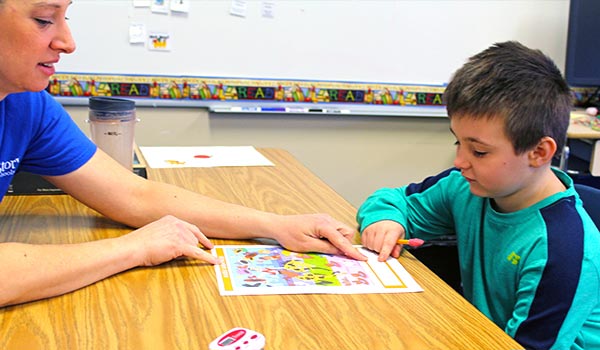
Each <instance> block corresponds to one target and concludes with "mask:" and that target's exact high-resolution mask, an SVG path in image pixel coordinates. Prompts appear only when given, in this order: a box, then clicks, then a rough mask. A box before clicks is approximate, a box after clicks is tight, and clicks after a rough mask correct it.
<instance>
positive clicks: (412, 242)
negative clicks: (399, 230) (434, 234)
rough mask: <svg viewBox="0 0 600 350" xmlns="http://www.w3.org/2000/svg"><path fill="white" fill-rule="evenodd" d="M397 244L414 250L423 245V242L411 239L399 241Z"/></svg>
mask: <svg viewBox="0 0 600 350" xmlns="http://www.w3.org/2000/svg"><path fill="white" fill-rule="evenodd" d="M397 243H398V244H403V245H408V246H410V247H415V248H416V247H420V246H422V245H423V243H425V241H424V240H422V239H420V238H411V239H399V240H398V242H397Z"/></svg>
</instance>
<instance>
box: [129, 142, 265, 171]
mask: <svg viewBox="0 0 600 350" xmlns="http://www.w3.org/2000/svg"><path fill="white" fill-rule="evenodd" d="M140 150H141V151H142V154H143V155H144V159H145V160H146V163H147V164H148V166H150V167H151V168H210V167H219V166H274V164H273V163H272V162H271V161H270V160H268V159H267V158H266V157H265V156H263V155H262V154H261V153H260V152H258V151H257V150H256V148H254V147H252V146H206V147H140Z"/></svg>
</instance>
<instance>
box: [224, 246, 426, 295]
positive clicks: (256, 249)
mask: <svg viewBox="0 0 600 350" xmlns="http://www.w3.org/2000/svg"><path fill="white" fill-rule="evenodd" d="M361 249H362V248H361ZM361 252H362V253H363V254H365V255H367V256H368V257H369V260H368V261H366V262H362V261H357V260H353V259H349V258H346V257H344V256H337V255H328V254H318V253H296V252H291V251H289V250H286V249H283V248H282V247H280V246H270V245H243V246H217V247H215V248H214V249H213V254H216V255H217V256H219V257H222V258H223V259H224V263H223V264H221V265H217V266H215V270H216V273H217V280H218V282H219V289H220V292H221V295H260V294H308V293H340V294H341V293H343V294H352V293H356V294H359V293H399V292H416V291H422V289H421V288H420V287H419V286H418V284H417V283H416V282H415V281H414V279H413V278H412V277H411V276H410V275H409V274H408V272H406V270H405V269H404V268H403V267H402V265H400V263H399V262H398V260H396V259H388V261H385V262H378V261H377V255H375V254H374V253H372V252H370V251H368V250H365V249H362V251H361Z"/></svg>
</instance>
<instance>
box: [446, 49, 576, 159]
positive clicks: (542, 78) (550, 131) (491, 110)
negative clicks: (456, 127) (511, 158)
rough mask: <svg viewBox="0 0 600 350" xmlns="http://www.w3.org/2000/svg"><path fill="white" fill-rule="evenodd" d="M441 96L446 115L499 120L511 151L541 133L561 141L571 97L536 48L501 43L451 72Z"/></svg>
mask: <svg viewBox="0 0 600 350" xmlns="http://www.w3.org/2000/svg"><path fill="white" fill-rule="evenodd" d="M444 99H445V102H446V107H447V110H448V116H449V118H450V119H452V118H462V117H468V118H496V117H500V118H504V120H505V130H504V131H505V133H506V135H507V136H508V138H509V139H510V140H511V141H512V144H513V147H514V149H515V154H523V153H524V152H526V151H527V150H530V149H531V148H533V147H534V146H536V145H537V144H538V142H539V141H540V139H541V138H542V137H544V136H549V137H551V138H553V139H554V141H556V144H557V153H558V154H560V153H561V152H562V149H563V147H564V145H565V142H566V137H567V128H568V127H569V118H570V113H571V108H572V106H573V99H572V94H571V90H570V89H569V86H568V85H567V82H566V81H565V80H564V79H563V77H562V75H561V73H560V71H559V70H558V68H557V67H556V65H555V64H554V62H553V61H552V59H550V58H549V57H547V56H546V55H544V54H543V53H542V52H541V51H540V50H532V49H529V48H527V47H525V46H524V45H522V44H520V43H518V42H515V41H507V42H503V43H496V44H494V45H493V46H491V47H489V48H488V49H486V50H484V51H482V52H481V53H478V54H477V55H475V56H473V57H471V58H470V59H469V61H468V62H467V63H466V64H465V65H464V66H462V67H461V68H460V69H459V70H457V71H456V73H454V76H453V77H452V80H451V81H450V83H449V84H448V86H447V88H446V90H445V92H444Z"/></svg>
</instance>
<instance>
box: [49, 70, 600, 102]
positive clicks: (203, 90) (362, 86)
mask: <svg viewBox="0 0 600 350" xmlns="http://www.w3.org/2000/svg"><path fill="white" fill-rule="evenodd" d="M444 89H445V87H444V86H440V85H410V84H392V83H354V82H327V81H310V80H291V79H284V80H276V79H271V80H269V79H245V78H215V77H192V76H190V77H186V76H142V75H112V74H91V73H57V74H55V75H53V76H52V77H51V78H50V81H49V84H48V87H47V91H48V92H49V93H50V94H51V95H53V96H68V97H83V98H87V97H90V96H117V97H126V98H139V99H151V100H153V99H154V100H171V101H178V100H187V101H198V100H205V101H248V102H286V103H300V102H302V103H307V102H309V103H311V102H312V103H335V104H340V103H342V104H344V103H348V104H352V105H389V106H444V103H443V100H442V95H443V93H444ZM572 90H573V94H574V102H575V105H576V106H578V105H579V104H580V103H582V102H583V101H586V100H589V98H590V96H593V95H594V94H597V90H595V89H590V88H582V87H573V88H572Z"/></svg>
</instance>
